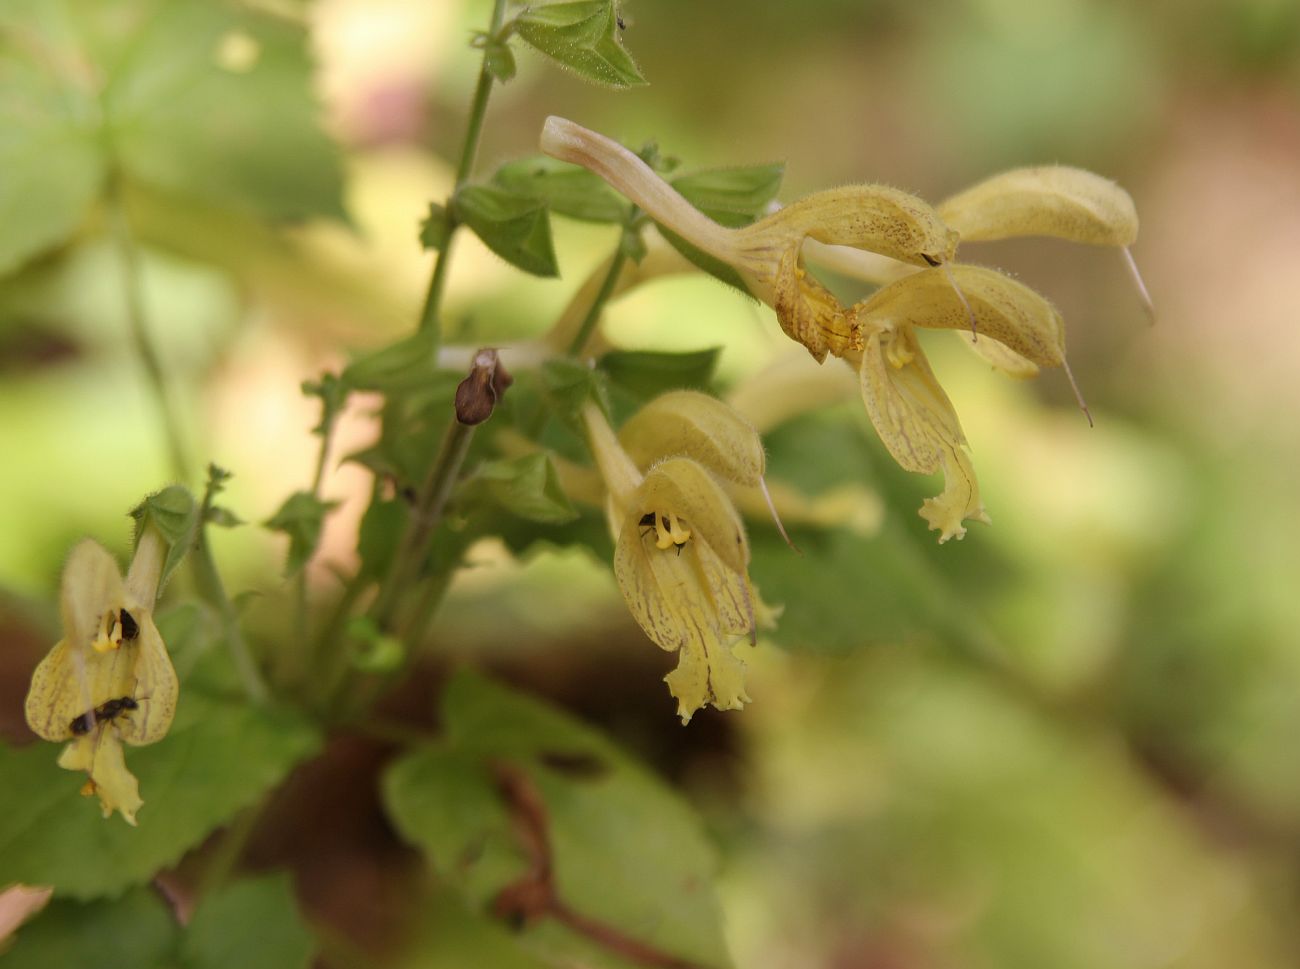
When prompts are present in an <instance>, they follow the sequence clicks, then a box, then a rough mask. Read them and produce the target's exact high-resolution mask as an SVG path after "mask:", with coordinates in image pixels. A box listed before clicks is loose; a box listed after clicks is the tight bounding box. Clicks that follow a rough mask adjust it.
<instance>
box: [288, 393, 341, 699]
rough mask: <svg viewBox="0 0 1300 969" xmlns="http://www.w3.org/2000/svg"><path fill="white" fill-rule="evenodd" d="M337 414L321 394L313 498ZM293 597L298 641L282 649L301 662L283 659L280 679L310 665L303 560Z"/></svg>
mask: <svg viewBox="0 0 1300 969" xmlns="http://www.w3.org/2000/svg"><path fill="white" fill-rule="evenodd" d="M336 416H337V415H336V414H334V413H333V412H332V409H331V408H330V406H329V404H328V402H327V401H326V400H325V398H324V397H322V398H321V426H320V452H319V453H318V454H317V455H316V470H315V472H314V473H313V474H312V479H311V494H312V497H313V498H319V497H320V489H321V484H322V482H323V481H324V480H325V462H326V461H327V460H328V458H329V450H330V443H331V442H332V441H333V438H334V419H335V417H336ZM294 599H295V621H294V629H295V630H296V632H297V640H298V641H297V643H295V644H294V648H293V649H292V650H286V651H284V652H282V653H281V655H282V656H284V657H286V659H288V658H290V657H301V659H302V663H301V666H299V665H296V664H294V663H293V662H292V661H290V662H287V663H284V664H283V665H282V667H281V669H280V670H279V671H278V672H279V673H280V675H281V677H282V679H283V680H291V679H292V678H293V677H294V676H295V675H297V674H298V673H299V672H300V669H305V668H307V667H309V666H310V665H311V660H312V657H313V655H314V652H315V650H314V646H315V643H314V642H313V640H312V639H311V629H310V628H309V623H308V617H307V567H306V563H304V564H303V567H302V568H301V569H300V570H299V571H298V575H297V576H296V577H295V578H294Z"/></svg>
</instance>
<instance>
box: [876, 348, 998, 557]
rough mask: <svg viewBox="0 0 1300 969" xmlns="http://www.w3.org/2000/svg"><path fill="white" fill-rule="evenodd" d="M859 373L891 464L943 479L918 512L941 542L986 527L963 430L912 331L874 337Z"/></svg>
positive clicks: (985, 517) (986, 518) (985, 519)
mask: <svg viewBox="0 0 1300 969" xmlns="http://www.w3.org/2000/svg"><path fill="white" fill-rule="evenodd" d="M860 373H861V378H862V398H863V402H864V403H865V404H866V408H867V414H868V415H869V416H870V417H871V422H872V423H873V424H874V425H875V427H876V432H877V433H878V434H879V435H880V439H881V441H882V442H883V443H884V445H885V447H886V448H888V449H889V453H890V454H892V455H893V457H894V460H896V461H897V462H898V463H899V464H900V465H902V467H903V468H904V469H906V470H908V471H915V472H918V473H920V474H933V473H934V472H936V471H942V472H943V473H944V490H943V493H942V494H941V495H939V496H938V497H935V498H931V499H928V500H927V501H926V502H925V503H924V505H922V508H921V512H920V514H921V516H922V517H923V518H925V519H926V521H928V522H929V523H930V527H931V528H937V529H938V530H939V532H940V537H939V541H940V542H946V541H947V540H948V539H950V538H954V537H955V538H961V537H962V536H964V535H965V534H966V530H965V528H964V527H962V524H961V522H962V520H963V519H966V518H971V519H974V520H977V521H987V520H988V516H987V515H986V514H985V512H984V506H983V504H982V503H981V502H980V497H979V487H978V485H977V483H976V481H975V473H974V468H973V467H972V466H971V463H970V459H969V457H968V455H967V451H966V438H965V435H964V434H963V433H962V430H961V424H960V422H959V421H958V420H957V414H956V412H955V411H954V410H953V407H952V403H951V402H950V401H949V400H948V395H947V394H945V393H944V392H943V388H942V387H940V386H939V382H938V380H936V379H935V376H934V372H933V371H932V370H931V369H930V364H929V362H928V361H927V360H926V358H925V354H924V353H923V352H922V350H921V346H920V344H919V343H918V342H917V340H916V335H915V334H914V333H913V332H912V329H911V327H904V328H902V329H900V330H881V331H876V332H873V333H872V334H871V335H870V336H869V337H868V338H867V347H866V350H865V351H864V352H863V355H862V365H861V371H860Z"/></svg>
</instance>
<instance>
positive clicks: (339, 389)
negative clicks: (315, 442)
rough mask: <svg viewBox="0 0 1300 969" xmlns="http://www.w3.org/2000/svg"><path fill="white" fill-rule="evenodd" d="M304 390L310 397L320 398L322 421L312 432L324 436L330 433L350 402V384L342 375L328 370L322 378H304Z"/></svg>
mask: <svg viewBox="0 0 1300 969" xmlns="http://www.w3.org/2000/svg"><path fill="white" fill-rule="evenodd" d="M302 392H303V393H304V394H306V395H307V396H308V397H319V398H320V404H321V414H320V423H318V424H317V425H316V426H315V427H313V428H312V429H311V432H312V433H313V434H316V435H318V436H322V437H323V436H324V435H326V434H327V433H329V429H330V428H331V427H333V426H334V421H335V420H337V419H338V416H339V414H341V413H342V412H343V407H344V406H345V405H346V404H347V402H348V385H347V384H346V383H345V382H344V380H343V378H342V377H340V376H337V375H335V374H332V373H328V372H326V373H323V374H321V377H320V380H304V381H303V382H302Z"/></svg>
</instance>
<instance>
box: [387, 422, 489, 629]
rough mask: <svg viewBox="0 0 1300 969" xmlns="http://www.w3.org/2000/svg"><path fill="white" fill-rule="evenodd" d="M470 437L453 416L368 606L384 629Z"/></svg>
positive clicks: (411, 577) (416, 570) (471, 433)
mask: <svg viewBox="0 0 1300 969" xmlns="http://www.w3.org/2000/svg"><path fill="white" fill-rule="evenodd" d="M473 439H474V427H473V426H471V425H468V424H462V423H461V422H460V421H458V420H456V419H455V418H454V417H453V418H452V421H451V425H450V426H449V427H448V428H447V433H446V435H445V436H444V437H443V439H442V448H441V449H440V450H439V452H438V457H437V459H436V460H435V461H434V462H433V467H432V468H430V469H429V476H428V477H427V478H426V479H425V481H424V485H423V487H421V489H420V492H419V495H418V497H417V499H416V504H415V507H414V508H413V509H412V510H411V518H410V521H409V522H408V523H407V526H406V532H405V533H404V534H403V535H402V541H401V544H400V545H399V546H398V548H397V554H396V555H395V556H394V557H393V565H392V568H391V569H390V570H389V573H388V576H387V578H386V579H385V580H384V583H383V585H382V586H380V589H379V595H378V596H377V597H376V599H375V604H374V606H372V607H371V610H370V615H371V618H372V619H374V620H375V623H376V624H377V625H378V626H379V628H380V629H382V630H384V631H385V632H388V631H391V630H392V628H393V619H394V615H395V613H396V611H397V605H398V602H399V600H400V598H401V595H402V593H403V592H404V591H405V590H406V589H407V587H408V586H409V585H410V584H411V583H412V581H413V580H414V579H415V578H416V576H417V575H418V573H419V569H420V563H421V562H422V561H423V560H424V557H425V555H426V554H427V553H428V547H429V539H430V538H431V537H432V536H433V532H434V529H436V528H437V527H438V523H439V522H440V521H441V520H442V512H443V509H444V508H446V506H447V499H448V498H449V497H451V490H452V488H453V487H454V486H455V484H456V477H457V476H458V475H459V474H460V467H461V465H462V464H463V463H464V461H465V455H466V454H467V453H468V451H469V445H470V441H472V440H473Z"/></svg>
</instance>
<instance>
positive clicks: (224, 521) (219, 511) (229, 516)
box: [203, 505, 244, 528]
mask: <svg viewBox="0 0 1300 969" xmlns="http://www.w3.org/2000/svg"><path fill="white" fill-rule="evenodd" d="M203 521H204V523H205V524H208V525H216V526H218V527H219V528H238V527H239V526H240V525H242V524H244V520H243V519H242V518H240V517H239V516H238V515H236V514H235V513H234V512H233V511H231V510H230V509H229V508H226V507H225V506H223V505H213V506H212V507H211V508H209V509H208V513H207V514H206V515H205V516H204V518H203Z"/></svg>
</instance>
